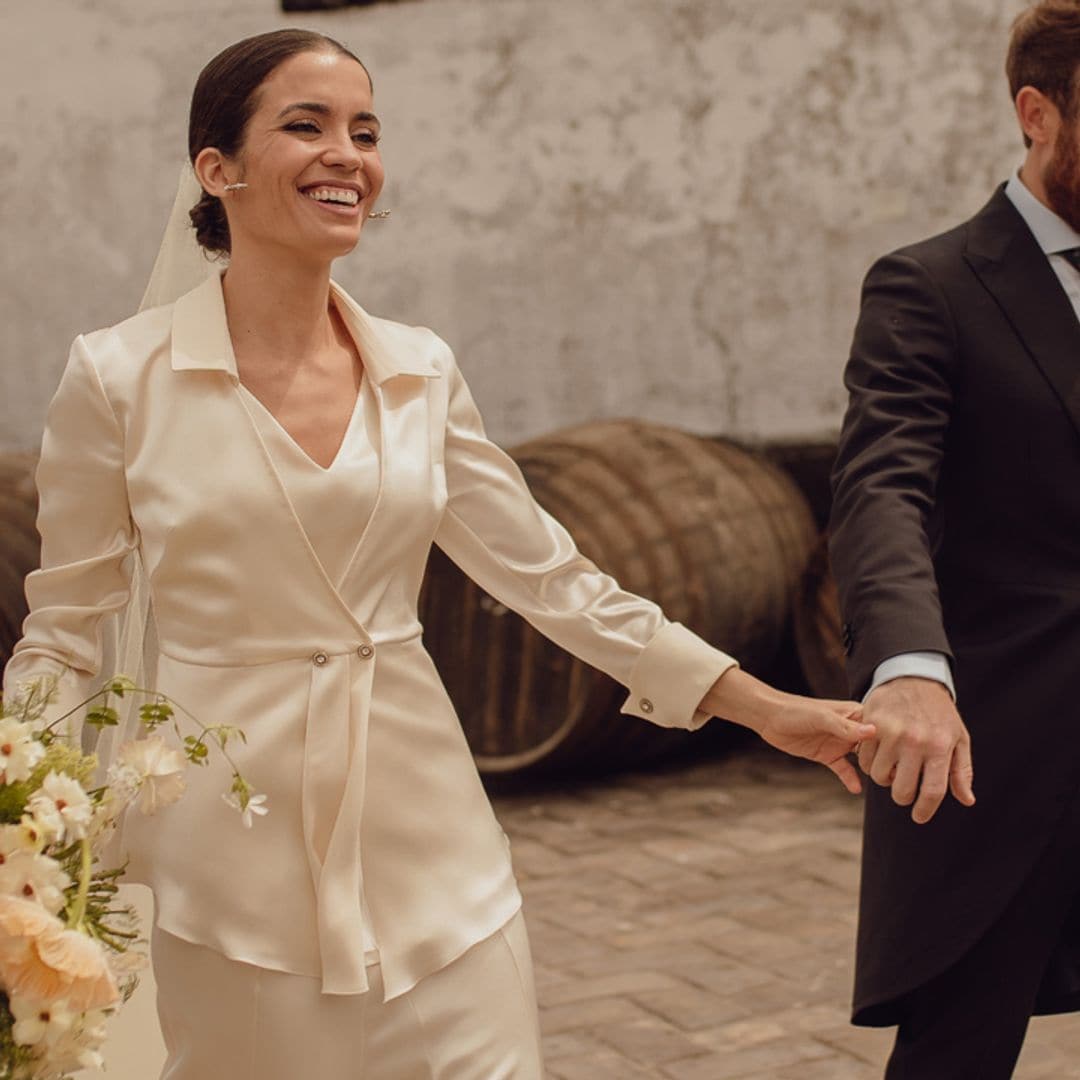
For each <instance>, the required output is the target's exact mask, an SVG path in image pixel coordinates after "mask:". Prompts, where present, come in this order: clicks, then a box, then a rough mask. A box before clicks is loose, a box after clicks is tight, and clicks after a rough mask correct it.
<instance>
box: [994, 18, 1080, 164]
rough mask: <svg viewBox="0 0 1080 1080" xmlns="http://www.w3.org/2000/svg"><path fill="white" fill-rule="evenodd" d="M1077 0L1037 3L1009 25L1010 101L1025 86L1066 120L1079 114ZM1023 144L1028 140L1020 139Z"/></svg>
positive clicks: (1008, 73)
mask: <svg viewBox="0 0 1080 1080" xmlns="http://www.w3.org/2000/svg"><path fill="white" fill-rule="evenodd" d="M1078 72H1080V0H1039V2H1038V3H1035V4H1032V5H1031V7H1029V8H1028V9H1027V10H1026V11H1024V12H1022V13H1021V14H1020V15H1018V16H1017V18H1016V20H1015V22H1013V26H1012V37H1011V39H1010V41H1009V54H1008V57H1007V58H1006V60H1005V73H1006V74H1007V75H1008V77H1009V92H1010V93H1011V94H1012V99H1013V101H1015V100H1016V95H1017V94H1019V93H1020V91H1021V89H1022V88H1023V87H1025V86H1033V87H1034V88H1035V89H1036V90H1039V91H1041V92H1042V93H1043V94H1045V95H1046V96H1047V97H1048V98H1049V99H1050V100H1051V101H1052V102H1053V103H1054V104H1055V105H1056V106H1057V108H1058V111H1059V112H1060V113H1061V115H1062V117H1063V118H1064V119H1065V120H1066V121H1071V120H1073V119H1074V117H1075V116H1076V115H1077V113H1078V112H1080V85H1078V84H1080V79H1078V77H1077V74H1078ZM1024 143H1025V144H1026V145H1027V146H1030V145H1031V140H1030V139H1028V138H1027V136H1026V135H1025V136H1024Z"/></svg>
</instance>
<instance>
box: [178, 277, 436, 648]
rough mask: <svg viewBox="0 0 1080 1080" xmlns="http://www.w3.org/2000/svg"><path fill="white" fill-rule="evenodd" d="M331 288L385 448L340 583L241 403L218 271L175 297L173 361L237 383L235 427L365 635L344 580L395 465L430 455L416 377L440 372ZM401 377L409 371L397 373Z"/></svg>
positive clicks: (336, 597) (325, 580) (338, 602)
mask: <svg viewBox="0 0 1080 1080" xmlns="http://www.w3.org/2000/svg"><path fill="white" fill-rule="evenodd" d="M331 292H332V295H333V299H334V302H335V303H336V305H337V308H338V311H339V312H340V314H341V316H342V318H343V321H344V322H345V325H346V327H347V328H348V330H349V333H350V334H351V335H352V338H353V340H354V342H355V343H356V346H357V348H358V349H359V351H360V355H361V358H362V360H363V363H364V369H365V375H366V376H367V377H368V378H369V379H370V380H371V386H372V392H373V395H374V398H375V403H376V411H377V414H378V424H379V447H380V450H379V481H378V490H377V493H376V497H375V503H374V506H373V507H372V511H371V514H370V515H369V517H368V520H367V522H366V523H365V524H364V527H363V528H362V529H361V531H360V535H359V537H358V539H357V543H356V547H355V548H354V549H353V552H352V555H351V557H350V558H349V560H348V563H347V565H346V568H345V571H344V572H343V574H342V575H341V578H340V581H339V582H338V583H337V584H335V582H334V581H332V580H331V578H330V576H329V575H328V574H327V572H326V568H325V567H324V566H323V564H322V561H321V560H320V559H319V557H318V555H317V553H316V551H315V548H314V547H313V546H312V544H311V540H310V538H309V537H308V534H307V532H306V531H305V529H304V526H303V524H302V523H301V521H300V518H299V515H298V514H297V512H296V507H295V505H294V504H293V501H292V499H291V498H290V497H289V492H288V489H287V488H286V486H285V483H284V480H283V478H282V476H281V473H280V471H279V470H278V467H277V465H276V464H275V462H274V459H273V455H272V454H271V453H270V450H269V448H268V447H267V445H266V442H265V440H264V439H263V436H262V433H261V431H260V430H259V425H258V423H257V421H256V419H255V417H254V416H253V415H252V413H251V409H250V407H249V405H248V404H247V403H246V402H245V401H244V398H243V394H242V392H241V387H240V377H239V374H238V371H237V366H236V356H235V354H234V353H233V348H232V341H231V339H230V337H229V328H228V322H227V319H226V313H225V299H224V294H223V292H222V288H221V275H220V274H215V275H213V276H212V277H210V278H209V279H208V280H207V281H205V282H204V283H203V284H202V285H200V286H199V287H198V288H196V289H194V290H192V291H191V292H190V293H187V294H186V295H185V296H183V297H181V298H180V299H179V300H178V301H177V302H176V305H175V307H174V310H173V325H172V355H171V363H172V368H173V370H174V371H217V372H220V373H221V374H223V375H225V376H227V377H228V378H230V379H231V380H232V382H233V384H234V385H233V390H234V393H233V395H232V396H233V399H234V400H235V402H236V406H237V408H238V409H239V412H240V415H241V416H242V417H243V423H242V424H239V425H237V427H238V428H240V427H242V428H244V429H245V430H246V431H247V432H249V433H250V436H251V438H253V439H254V440H255V442H256V444H257V445H258V448H259V451H260V457H261V459H262V461H263V463H264V465H265V467H266V473H267V476H268V478H270V479H271V482H272V483H273V484H274V486H275V487H276V489H277V493H278V495H279V496H280V499H281V501H282V503H283V505H284V506H285V507H286V508H287V510H288V516H289V517H290V518H291V529H292V531H293V532H294V535H295V536H296V537H297V538H298V539H299V540H300V542H301V545H302V547H303V550H304V552H305V553H306V558H307V560H308V561H309V562H310V564H311V566H312V568H313V569H314V571H315V573H316V575H317V577H318V579H319V580H320V582H321V584H322V588H323V589H324V591H325V592H326V593H327V594H328V595H329V596H330V597H331V598H332V601H333V603H334V605H335V607H336V608H338V609H339V610H340V611H341V612H342V613H343V614H344V615H346V616H347V617H348V619H349V621H350V623H351V624H352V626H353V627H354V628H355V629H356V630H358V631H359V632H361V633H363V632H364V627H363V623H362V622H361V620H360V619H359V618H358V617H357V613H354V612H353V610H352V609H351V608H350V607H349V605H348V604H347V603H346V601H345V599H344V597H343V592H342V590H343V586H344V584H345V582H346V581H347V580H348V579H349V577H350V575H351V574H352V572H353V571H354V569H355V568H356V566H357V565H359V564H361V563H362V561H363V556H364V552H365V550H366V549H367V548H368V547H369V546H370V544H371V542H372V537H373V536H374V535H376V533H377V530H378V529H379V528H380V526H381V519H382V517H383V515H384V514H385V504H386V499H385V493H386V491H387V489H388V487H390V486H391V483H392V481H391V479H390V478H392V477H393V476H394V474H395V471H399V472H402V473H403V474H404V475H406V476H407V475H409V474H411V473H413V472H414V470H413V469H410V468H409V463H410V462H411V461H413V459H415V458H416V457H417V454H418V452H419V451H420V450H423V451H424V452H425V454H424V456H425V458H426V452H427V448H428V445H429V442H428V430H427V424H426V422H425V423H423V426H421V427H416V426H415V421H416V420H418V419H421V420H424V421H426V416H427V412H426V408H425V407H424V406H425V401H424V398H425V395H424V394H423V393H418V390H419V385H420V384H418V383H417V382H416V381H415V378H416V377H419V378H437V377H438V376H439V371H438V369H437V368H436V367H435V366H434V365H433V364H432V363H431V361H430V360H429V359H428V358H427V357H426V356H422V355H415V354H414V350H410V351H409V353H408V354H405V353H404V351H403V350H401V349H396V348H394V343H393V342H391V341H388V340H387V339H386V335H385V334H384V333H381V332H380V331H379V329H378V327H377V326H376V325H375V320H373V319H372V318H371V317H370V316H369V315H368V314H367V313H366V312H365V311H364V310H363V309H362V308H361V307H360V306H359V305H358V304H356V303H355V301H353V300H352V298H351V297H349V296H348V295H347V294H346V293H345V292H344V290H343V289H341V288H340V287H339V286H338V285H337V284H335V283H333V282H332V283H331ZM401 376H406V377H405V378H400V377H401ZM408 376H413V378H408ZM387 393H389V394H390V397H391V399H392V404H393V407H392V408H388V407H387V396H386V395H387ZM410 402H411V404H412V408H406V407H405V406H406V405H407V404H409V403H410ZM418 411H419V412H422V414H423V415H422V417H419V416H417V415H416V414H417V412H418ZM406 421H408V423H406ZM416 440H419V441H418V442H417V444H416V445H415V446H413V445H410V443H411V442H413V441H416Z"/></svg>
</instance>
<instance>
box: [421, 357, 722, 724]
mask: <svg viewBox="0 0 1080 1080" xmlns="http://www.w3.org/2000/svg"><path fill="white" fill-rule="evenodd" d="M448 377H449V379H450V401H449V407H448V415H447V423H446V437H445V444H444V455H445V459H444V463H445V468H446V485H447V507H446V511H445V513H444V515H443V518H442V521H441V524H440V527H439V530H438V532H437V534H436V536H435V542H436V544H438V546H439V547H440V548H442V550H443V551H444V552H446V554H447V555H448V556H449V557H450V558H451V559H452V560H453V561H454V562H455V563H456V564H457V565H458V566H459V567H460V568H461V569H462V570H463V571H464V572H465V573H466V574H467V575H468V576H469V577H471V578H472V579H473V580H474V581H475V582H476V583H477V584H478V585H480V587H481V588H483V589H484V590H485V591H487V592H488V593H490V594H491V595H492V596H494V597H495V598H496V599H497V600H499V601H500V602H501V603H503V604H505V605H506V606H507V607H508V608H510V609H512V610H513V611H516V612H517V613H518V614H519V615H521V616H522V617H523V618H524V619H526V620H527V621H528V622H529V623H530V624H531V625H532V626H534V627H535V628H536V629H537V630H538V631H540V633H542V634H544V635H545V636H546V637H548V638H550V639H551V640H552V641H554V642H555V643H556V644H558V645H560V646H561V647H562V648H564V649H566V650H567V651H568V652H570V653H572V654H573V655H575V656H577V657H579V658H580V659H581V660H584V661H585V662H586V663H588V664H591V665H593V666H594V667H597V668H599V669H600V670H601V671H603V672H605V673H606V674H608V675H610V676H611V677H612V678H614V679H616V680H617V681H618V682H620V683H622V684H623V685H624V686H626V687H627V688H628V689H629V695H628V697H627V699H626V702H625V703H624V705H623V706H622V712H624V713H629V714H631V715H634V716H639V717H642V718H643V719H646V720H650V721H652V722H653V723H655V724H659V725H661V726H663V727H681V728H691V729H693V728H697V727H700V726H701V725H702V724H703V723H705V721H706V720H708V719H709V716H708V714H706V713H704V712H701V711H700V710H698V705H699V704H700V702H701V700H702V698H703V697H704V696H705V693H706V692H707V691H708V690H709V688H710V687H711V686H712V685H713V683H714V682H715V681H716V680H717V679H718V678H719V677H720V676H721V675H722V674H723V673H724V672H725V671H727V670H728V668H730V667H733V666H735V664H736V661H735V660H734V659H733V658H732V657H730V656H728V655H726V654H725V653H723V652H721V651H720V650H718V649H715V648H713V647H712V646H711V645H709V644H707V643H706V642H705V641H703V640H702V639H701V638H699V637H698V636H697V635H695V634H693V633H692V632H691V631H689V630H688V629H686V627H684V626H682V625H680V624H679V623H673V622H670V621H669V620H668V619H667V618H666V617H665V616H664V614H663V612H662V611H661V610H660V608H659V607H657V606H656V604H654V603H652V602H651V601H649V600H645V599H643V598H642V597H640V596H635V595H634V594H633V593H628V592H626V591H624V590H623V589H621V588H620V587H619V584H618V582H616V581H615V580H614V579H613V578H612V577H610V576H609V575H607V574H604V573H602V572H601V571H600V570H599V569H598V568H597V567H596V566H595V564H593V563H592V562H590V561H589V560H588V559H586V558H585V557H584V556H583V555H582V554H581V553H580V552H579V551H578V549H577V547H576V546H575V544H574V541H573V540H572V539H571V537H570V534H569V533H568V532H567V531H566V529H565V528H563V526H562V525H560V524H559V522H558V521H556V520H555V519H554V518H553V517H552V516H551V515H550V514H548V513H547V512H546V511H545V510H544V509H543V508H542V507H541V506H539V505H538V504H537V502H536V501H535V500H534V499H533V497H532V495H531V493H530V492H529V489H528V487H527V485H526V483H525V479H524V477H523V476H522V475H521V471H520V470H519V469H518V467H517V465H516V464H515V463H514V462H513V460H512V459H511V458H510V457H509V456H508V455H507V454H506V453H504V452H503V451H502V450H501V449H499V447H497V446H496V445H495V444H494V443H492V442H491V441H490V440H489V439H488V438H487V436H486V435H485V433H484V426H483V422H482V420H481V418H480V414H479V412H478V410H477V408H476V405H475V403H474V402H473V399H472V397H471V395H470V393H469V390H468V387H467V386H466V384H465V380H464V378H463V377H462V375H461V373H460V371H459V370H458V368H457V365H456V364H455V363H453V360H452V359H451V362H450V371H449V374H448Z"/></svg>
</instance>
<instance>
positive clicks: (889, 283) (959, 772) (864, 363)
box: [830, 255, 974, 822]
mask: <svg viewBox="0 0 1080 1080" xmlns="http://www.w3.org/2000/svg"><path fill="white" fill-rule="evenodd" d="M956 362H957V345H956V335H955V329H954V324H953V319H952V314H951V312H950V311H949V309H948V305H947V303H946V301H945V298H944V297H943V295H942V293H941V291H940V289H939V287H938V286H937V284H936V283H935V282H934V281H933V279H932V277H931V275H930V274H929V273H928V272H927V271H926V269H925V268H924V267H923V266H922V265H921V264H920V263H919V262H917V261H916V260H915V259H913V258H911V257H909V256H906V255H890V256H887V257H886V258H884V259H881V260H880V261H879V262H878V263H876V264H875V265H874V267H873V268H872V269H871V270H870V273H869V274H868V275H867V278H866V282H865V284H864V288H863V296H862V307H861V311H860V316H859V322H858V325H857V327H856V330H855V339H854V343H853V345H852V352H851V358H850V360H849V362H848V365H847V369H846V371H845V376H844V380H845V384H846V386H847V388H848V391H849V394H850V400H849V406H848V411H847V415H846V417H845V420H844V427H843V432H842V434H841V440H840V448H839V452H838V457H837V463H836V466H835V469H834V472H833V490H834V498H833V512H832V519H831V522H830V560H831V562H832V566H833V571H834V573H835V575H836V580H837V585H838V587H839V592H840V606H841V611H842V612H843V614H844V618H845V638H846V641H847V648H848V672H849V676H850V678H851V683H852V689H853V691H854V693H855V695H856V696H861V695H862V694H864V693H866V692H867V690H868V688H871V689H873V693H872V694H870V695H869V696H868V697H867V701H866V719H867V720H868V721H869V722H872V723H874V724H875V725H876V726H877V730H878V734H877V737H876V738H875V739H872V740H868V741H867V742H864V743H863V746H862V748H861V750H860V753H859V763H860V765H861V766H862V767H863V769H864V771H865V772H867V773H868V774H869V775H870V776H871V778H872V779H873V780H874V781H875V782H877V783H878V784H881V785H883V786H889V787H891V788H892V793H893V798H894V799H895V800H896V801H897V802H898V803H901V804H902V805H911V804H912V803H915V808H914V811H913V815H912V816H913V817H914V819H915V820H916V821H920V822H923V821H928V820H929V819H930V818H931V817H933V815H934V813H935V812H936V810H937V808H938V806H939V805H940V804H941V801H942V799H943V798H944V796H945V793H946V790H947V789H948V787H949V786H950V785H951V787H952V790H953V794H954V795H955V796H956V798H957V799H959V800H960V801H961V802H963V803H965V804H970V803H972V802H974V795H973V794H972V792H971V758H970V740H969V738H968V734H967V730H966V729H965V727H964V724H963V722H962V721H961V719H960V716H959V714H958V713H957V711H956V707H955V705H954V703H953V701H952V697H951V694H950V693H949V692H948V691H947V690H945V689H943V687H942V685H941V680H937V679H934V678H933V677H930V678H928V677H926V674H925V673H919V674H901V676H900V677H897V678H890V679H889V680H887V681H885V680H882V679H880V678H879V679H877V680H876V681H875V674H876V673H878V669H879V665H882V664H885V663H887V662H888V661H889V660H890V658H896V657H898V656H900V655H901V654H911V653H927V652H930V653H938V654H940V655H941V656H943V657H945V658H946V659H947V660H948V659H950V658H951V652H950V649H949V643H948V638H947V636H946V634H945V627H944V622H943V620H942V616H941V604H940V600H939V597H938V589H937V580H936V577H935V574H934V566H933V559H932V555H931V521H932V519H933V515H934V509H935V505H936V498H937V485H938V479H939V476H940V473H941V468H942V459H943V454H944V447H945V439H946V434H947V431H948V425H949V418H950V416H951V413H952V406H953V394H954V386H955V383H956Z"/></svg>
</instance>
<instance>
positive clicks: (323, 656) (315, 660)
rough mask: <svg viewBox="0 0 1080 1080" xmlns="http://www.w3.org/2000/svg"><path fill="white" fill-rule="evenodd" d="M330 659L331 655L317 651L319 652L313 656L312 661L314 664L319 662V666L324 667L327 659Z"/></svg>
mask: <svg viewBox="0 0 1080 1080" xmlns="http://www.w3.org/2000/svg"><path fill="white" fill-rule="evenodd" d="M329 659H330V657H329V656H327V655H326V653H324V652H317V653H316V654H315V655H314V656H313V657H312V658H311V662H312V663H313V664H317V665H318V666H319V667H322V666H323V664H325V663H326V662H327V660H329Z"/></svg>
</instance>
